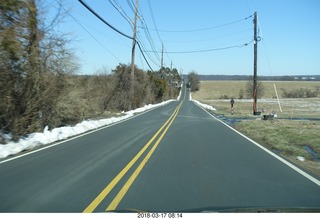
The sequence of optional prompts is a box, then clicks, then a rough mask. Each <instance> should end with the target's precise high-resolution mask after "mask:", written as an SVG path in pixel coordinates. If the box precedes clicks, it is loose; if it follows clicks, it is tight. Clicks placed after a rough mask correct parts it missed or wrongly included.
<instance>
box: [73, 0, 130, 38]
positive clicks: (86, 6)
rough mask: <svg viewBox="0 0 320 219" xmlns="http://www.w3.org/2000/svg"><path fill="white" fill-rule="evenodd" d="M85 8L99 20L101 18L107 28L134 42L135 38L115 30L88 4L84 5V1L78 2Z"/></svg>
mask: <svg viewBox="0 0 320 219" xmlns="http://www.w3.org/2000/svg"><path fill="white" fill-rule="evenodd" d="M78 1H79V2H80V3H81V4H82V5H83V6H84V7H85V8H87V9H88V10H89V11H90V12H91V13H92V14H94V15H95V16H96V17H97V18H99V20H100V21H102V22H103V23H104V24H106V25H107V26H109V27H110V28H111V29H113V30H114V31H116V32H117V33H119V34H121V35H122V36H124V37H127V38H129V39H131V40H133V37H131V36H128V35H127V34H125V33H123V32H121V31H120V30H118V29H117V28H115V27H114V26H112V25H111V24H109V23H108V22H107V21H105V20H104V19H103V18H102V17H100V15H98V14H97V13H96V12H95V11H94V10H93V9H92V8H90V7H89V6H88V5H87V4H86V3H84V2H83V1H82V0H78Z"/></svg>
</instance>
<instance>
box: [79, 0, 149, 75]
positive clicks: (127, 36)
mask: <svg viewBox="0 0 320 219" xmlns="http://www.w3.org/2000/svg"><path fill="white" fill-rule="evenodd" d="M78 1H79V2H80V3H81V4H82V5H83V6H84V7H85V8H86V9H87V10H89V11H90V12H91V13H92V14H93V15H95V16H96V17H97V18H98V19H99V20H100V21H102V22H103V23H104V24H106V25H107V26H108V27H110V28H111V29H113V30H114V31H116V32H117V33H119V34H120V35H122V36H124V37H126V38H128V39H131V40H134V41H135V43H136V44H137V45H138V48H139V50H140V52H141V54H142V56H143V57H144V59H145V61H146V63H147V65H148V66H149V68H150V69H151V71H153V69H152V68H151V66H150V64H149V62H148V60H147V59H146V57H145V55H144V53H143V50H142V49H141V46H140V43H139V41H137V40H136V39H134V38H133V37H131V36H129V35H127V34H125V33H123V32H121V31H120V30H118V29H117V28H115V27H114V26H112V25H111V24H110V23H108V22H107V21H106V20H104V19H103V18H102V17H101V16H100V15H99V14H97V13H96V12H95V11H94V10H93V9H92V8H91V7H89V6H88V5H87V4H86V3H85V2H83V1H82V0H78Z"/></svg>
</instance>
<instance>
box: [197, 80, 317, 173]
mask: <svg viewBox="0 0 320 219" xmlns="http://www.w3.org/2000/svg"><path fill="white" fill-rule="evenodd" d="M228 83H229V86H226V82H225V81H222V82H221V81H206V82H201V84H200V91H198V92H196V93H194V94H193V95H192V97H193V99H196V100H198V101H200V102H203V103H206V104H209V105H211V106H213V107H214V108H216V111H215V113H217V114H223V115H224V116H225V117H227V118H238V119H239V120H240V121H241V122H237V123H235V124H234V128H235V129H237V130H238V131H240V132H241V133H243V134H245V135H247V136H248V137H250V138H251V139H253V140H255V141H256V142H258V143H259V144H261V145H263V146H265V147H266V148H268V149H269V150H271V151H273V152H275V153H277V154H278V155H280V156H282V157H284V158H285V159H287V160H289V161H291V162H292V163H294V164H296V165H297V166H300V167H301V168H303V169H305V170H307V171H309V172H311V173H312V174H314V175H316V176H318V177H320V161H319V160H318V161H317V160H316V159H320V135H319V133H320V121H315V120H295V119H296V118H320V98H319V97H317V98H300V99H298V98H294V99H280V104H281V109H282V112H281V111H280V108H279V104H278V102H277V99H274V98H272V93H271V92H266V96H265V97H263V99H260V100H258V107H259V109H261V110H264V111H265V113H264V114H269V113H271V112H273V111H276V112H277V114H278V118H275V119H274V120H261V117H259V116H258V117H256V116H253V115H252V100H246V99H242V100H240V99H235V101H236V102H235V108H234V114H233V115H231V113H230V102H229V101H230V99H221V96H222V95H226V96H228V97H234V98H236V97H237V94H238V91H239V90H240V89H241V88H242V87H243V85H244V83H245V82H240V81H230V82H228ZM264 83H265V82H264ZM272 83H273V82H272ZM279 85H280V84H279ZM318 85H319V82H317V83H314V82H309V83H308V82H301V83H299V82H294V83H293V82H281V86H283V87H286V88H287V89H293V88H296V89H297V88H298V89H299V88H302V87H306V86H309V87H312V86H318ZM265 86H266V87H268V88H270V89H268V90H271V87H273V84H271V82H270V83H265ZM277 86H278V85H277ZM270 97H271V98H270ZM241 118H247V119H248V118H249V119H250V120H242V119H241ZM305 146H309V148H308V149H307V148H305ZM310 149H311V150H313V151H314V152H315V153H316V154H314V155H311V153H310ZM308 150H309V152H308ZM298 157H303V158H304V161H301V160H299V159H298Z"/></svg>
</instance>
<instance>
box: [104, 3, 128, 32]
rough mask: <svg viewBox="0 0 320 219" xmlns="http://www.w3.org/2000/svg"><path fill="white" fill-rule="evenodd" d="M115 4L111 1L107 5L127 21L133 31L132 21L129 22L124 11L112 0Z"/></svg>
mask: <svg viewBox="0 0 320 219" xmlns="http://www.w3.org/2000/svg"><path fill="white" fill-rule="evenodd" d="M114 2H115V3H113V2H112V0H109V3H110V4H111V5H112V6H113V7H114V8H115V9H116V10H117V11H118V12H119V13H120V15H121V16H122V17H123V18H124V19H125V20H126V21H128V23H129V25H130V27H131V28H132V29H133V21H132V20H131V18H130V17H129V16H128V15H127V14H126V13H125V11H124V10H123V9H122V7H121V6H120V4H119V3H118V2H117V1H115V0H114Z"/></svg>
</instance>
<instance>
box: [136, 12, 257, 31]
mask: <svg viewBox="0 0 320 219" xmlns="http://www.w3.org/2000/svg"><path fill="white" fill-rule="evenodd" d="M252 16H253V15H250V16H248V17H246V18H243V19H239V20H236V21H232V22H229V23H225V24H220V25H216V26H212V27H205V28H199V29H191V30H159V29H157V30H156V29H150V30H156V31H160V32H167V33H187V32H200V31H205V30H211V29H217V28H221V27H225V26H229V25H232V24H236V23H239V22H241V21H244V20H247V19H249V18H251V17H252ZM141 28H142V27H141Z"/></svg>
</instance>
